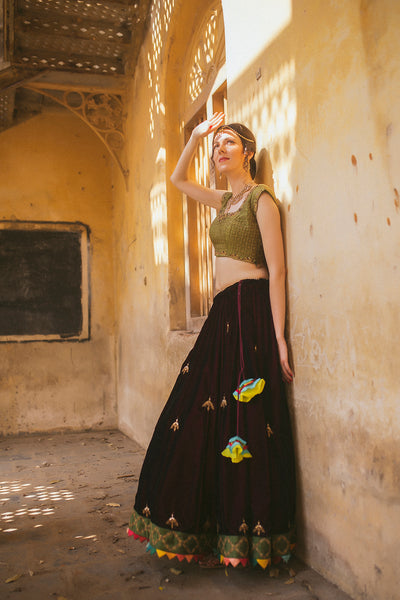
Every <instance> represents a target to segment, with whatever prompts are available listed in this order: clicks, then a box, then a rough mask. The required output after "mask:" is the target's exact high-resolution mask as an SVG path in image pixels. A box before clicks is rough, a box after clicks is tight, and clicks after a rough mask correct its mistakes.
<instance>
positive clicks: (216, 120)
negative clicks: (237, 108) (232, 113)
mask: <svg viewBox="0 0 400 600" xmlns="http://www.w3.org/2000/svg"><path fill="white" fill-rule="evenodd" d="M224 119H225V115H224V113H222V112H218V113H214V114H213V116H212V117H211V118H210V119H207V120H206V121H203V122H202V123H199V125H196V127H195V128H194V129H193V131H192V135H193V136H194V137H196V138H201V137H205V136H206V135H209V134H210V133H213V131H215V130H216V129H218V127H220V125H222V123H223V122H224Z"/></svg>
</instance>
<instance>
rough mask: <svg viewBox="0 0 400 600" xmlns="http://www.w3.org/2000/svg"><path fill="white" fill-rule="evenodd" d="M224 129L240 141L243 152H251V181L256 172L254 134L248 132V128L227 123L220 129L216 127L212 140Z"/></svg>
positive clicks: (238, 124)
mask: <svg viewBox="0 0 400 600" xmlns="http://www.w3.org/2000/svg"><path fill="white" fill-rule="evenodd" d="M226 129H227V130H229V129H230V130H231V131H233V132H234V133H236V135H238V136H239V137H240V141H241V142H242V146H243V151H244V152H253V156H252V158H251V159H250V175H251V177H252V179H254V177H255V175H256V171H257V165H256V161H255V158H254V156H255V154H256V139H255V137H254V134H253V133H252V132H251V131H250V129H249V128H248V127H246V126H245V125H242V124H241V123H229V125H221V127H218V129H217V130H216V132H215V133H214V139H215V136H216V135H218V133H221V132H222V131H225V130H226Z"/></svg>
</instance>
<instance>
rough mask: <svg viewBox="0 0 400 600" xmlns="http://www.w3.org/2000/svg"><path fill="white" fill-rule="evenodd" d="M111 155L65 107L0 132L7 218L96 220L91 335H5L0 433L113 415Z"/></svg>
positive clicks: (88, 422)
mask: <svg viewBox="0 0 400 600" xmlns="http://www.w3.org/2000/svg"><path fill="white" fill-rule="evenodd" d="M109 161H110V159H109V157H108V156H107V152H106V149H105V148H104V146H103V145H102V143H101V142H100V140H99V139H98V138H97V137H96V136H95V134H94V133H93V132H92V131H91V130H90V129H89V128H88V127H87V126H86V125H85V124H83V123H82V122H81V121H80V120H78V119H77V118H76V117H74V116H73V115H72V114H70V113H68V112H67V111H65V110H62V109H56V108H55V109H54V110H49V111H48V112H45V113H43V114H42V115H40V116H37V117H35V118H32V119H30V120H28V121H26V122H25V123H23V124H20V125H18V126H16V127H13V128H11V129H9V130H6V131H4V132H2V133H1V134H0V218H1V219H4V220H27V221H30V220H32V221H55V222H60V221H67V222H76V221H79V222H82V223H84V224H86V225H88V226H89V227H90V230H91V234H90V257H89V264H90V279H91V281H90V292H91V339H90V340H89V341H82V342H68V341H63V342H51V343H50V342H28V343H17V342H12V343H2V344H0V433H1V434H12V433H20V432H34V431H50V430H56V429H84V428H89V427H113V426H115V425H116V422H117V416H116V415H117V411H116V396H115V378H114V291H113V247H112V203H111V197H112V190H111V186H112V181H111V177H112V174H111V169H110V164H109Z"/></svg>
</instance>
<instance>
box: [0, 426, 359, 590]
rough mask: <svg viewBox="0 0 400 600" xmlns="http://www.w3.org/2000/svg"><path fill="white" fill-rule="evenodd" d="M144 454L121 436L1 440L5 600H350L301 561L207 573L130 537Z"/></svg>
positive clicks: (0, 546)
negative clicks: (275, 571) (276, 568)
mask: <svg viewBox="0 0 400 600" xmlns="http://www.w3.org/2000/svg"><path fill="white" fill-rule="evenodd" d="M143 454H144V453H143V450H142V448H140V446H138V445H137V444H135V443H134V442H133V441H132V440H130V439H128V438H127V437H125V436H124V435H123V434H122V433H120V432H118V431H107V432H88V433H64V434H62V433H61V434H60V433H59V434H43V435H31V436H18V437H12V438H2V439H0V469H1V470H0V598H1V599H2V600H6V599H10V600H14V599H15V600H28V599H29V600H43V599H46V598H50V599H52V598H53V599H54V600H91V599H96V600H125V599H128V598H129V599H130V600H131V599H135V600H136V599H137V600H154V599H156V598H160V600H162V599H164V600H172V599H173V600H175V599H176V600H179V599H182V600H197V599H200V598H201V599H202V600H203V599H204V598H209V600H218V599H222V598H229V599H230V600H239V598H240V599H241V600H244V599H245V600H253V599H256V598H257V600H260V599H262V600H266V599H267V598H278V599H279V600H317V599H318V600H346V599H347V600H349V597H348V596H346V595H345V594H344V593H343V592H341V591H340V590H338V589H337V588H336V587H334V586H333V585H331V584H329V583H328V582H327V581H325V580H324V579H323V578H322V577H320V576H319V575H318V574H317V573H315V572H314V571H312V570H311V569H309V568H308V567H306V566H304V565H303V564H301V563H299V562H298V561H296V560H295V559H293V562H292V563H291V565H290V570H289V568H287V569H285V570H282V571H281V572H280V573H279V576H277V577H271V576H270V574H269V573H268V572H264V571H262V570H261V569H233V568H228V569H225V568H221V569H216V570H205V569H201V568H199V567H198V566H197V565H194V564H187V563H184V564H183V563H179V562H178V561H177V560H172V561H169V560H168V558H164V559H158V558H155V557H152V556H150V555H149V554H146V552H145V548H144V545H143V544H140V543H139V542H137V541H134V540H133V539H132V538H128V537H127V536H126V534H125V530H126V526H127V523H128V519H129V514H130V510H131V506H132V502H133V498H134V494H135V491H136V486H137V480H138V475H139V472H140V466H141V463H142V460H143Z"/></svg>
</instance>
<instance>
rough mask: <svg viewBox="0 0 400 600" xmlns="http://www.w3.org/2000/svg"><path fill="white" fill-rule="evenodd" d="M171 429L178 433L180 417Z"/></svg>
mask: <svg viewBox="0 0 400 600" xmlns="http://www.w3.org/2000/svg"><path fill="white" fill-rule="evenodd" d="M170 429H173V430H174V431H177V430H178V429H179V421H178V417H177V418H176V419H175V421H174V422H173V423H172V425H171V427H170Z"/></svg>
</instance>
